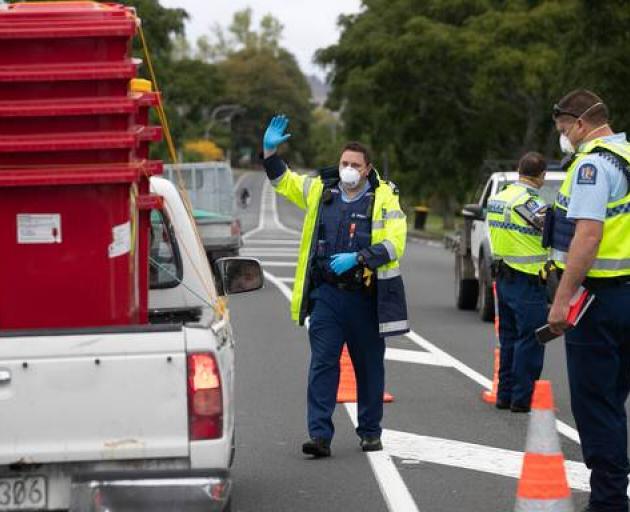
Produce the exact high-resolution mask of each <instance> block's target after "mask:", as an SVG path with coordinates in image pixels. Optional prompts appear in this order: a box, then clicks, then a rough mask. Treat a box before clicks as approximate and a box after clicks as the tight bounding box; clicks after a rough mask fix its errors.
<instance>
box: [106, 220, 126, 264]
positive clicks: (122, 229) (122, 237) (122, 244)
mask: <svg viewBox="0 0 630 512" xmlns="http://www.w3.org/2000/svg"><path fill="white" fill-rule="evenodd" d="M112 238H113V240H114V241H113V242H112V243H111V244H109V257H110V258H116V257H118V256H122V255H123V254H127V253H128V252H129V251H131V222H125V223H124V224H120V225H118V226H114V227H113V228H112Z"/></svg>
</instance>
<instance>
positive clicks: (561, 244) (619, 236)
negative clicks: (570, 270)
mask: <svg viewBox="0 0 630 512" xmlns="http://www.w3.org/2000/svg"><path fill="white" fill-rule="evenodd" d="M593 153H609V154H610V153H612V154H613V155H615V156H616V157H618V158H619V161H620V163H621V165H624V166H630V143H627V142H606V141H604V140H602V139H595V140H592V141H589V142H587V143H586V144H583V145H582V146H581V147H580V150H579V152H578V153H576V155H575V157H574V159H573V161H572V162H571V164H570V166H569V168H568V170H567V177H566V179H565V180H564V183H563V184H562V186H561V187H560V191H559V193H558V197H557V199H556V203H555V206H554V230H553V236H552V241H551V247H552V249H551V255H550V257H551V259H552V260H553V261H554V262H555V263H556V265H557V266H558V267H559V268H565V266H566V261H567V253H568V252H569V246H570V243H571V240H572V238H573V234H574V232H575V221H574V220H572V219H567V211H568V207H569V201H570V199H571V188H572V186H573V182H574V181H575V173H576V172H577V170H578V169H579V168H580V166H581V164H582V162H583V160H584V158H585V157H587V156H589V155H591V154H593ZM620 172H622V171H620ZM629 174H630V173H626V176H628V175H629ZM629 185H630V184H629ZM628 190H629V193H628V194H627V195H626V196H625V197H623V198H622V199H620V200H618V201H612V202H609V203H608V206H607V210H606V219H605V220H604V233H603V237H602V241H601V243H600V245H599V250H598V252H597V256H596V258H595V261H594V262H593V265H592V266H591V268H590V270H589V271H588V273H587V276H588V277H595V278H602V277H621V276H628V275H630V187H629V188H628Z"/></svg>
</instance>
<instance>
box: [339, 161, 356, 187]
mask: <svg viewBox="0 0 630 512" xmlns="http://www.w3.org/2000/svg"><path fill="white" fill-rule="evenodd" d="M339 178H341V183H343V184H344V185H346V186H348V187H350V188H356V187H357V186H358V185H359V183H360V182H361V173H360V172H359V171H358V170H356V169H355V168H354V167H350V166H348V167H342V168H341V169H339Z"/></svg>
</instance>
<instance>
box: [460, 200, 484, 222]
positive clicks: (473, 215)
mask: <svg viewBox="0 0 630 512" xmlns="http://www.w3.org/2000/svg"><path fill="white" fill-rule="evenodd" d="M462 215H463V216H464V217H466V218H467V219H472V220H484V219H485V218H486V212H485V211H484V207H483V206H480V205H478V204H477V203H473V204H467V205H464V208H463V209H462Z"/></svg>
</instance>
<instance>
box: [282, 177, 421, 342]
mask: <svg viewBox="0 0 630 512" xmlns="http://www.w3.org/2000/svg"><path fill="white" fill-rule="evenodd" d="M373 172H375V171H373ZM376 178H377V180H378V181H377V183H378V185H379V186H377V187H376V190H375V191H374V207H373V210H372V234H371V244H372V245H376V244H383V245H385V247H387V251H388V253H389V254H390V255H391V256H392V259H391V261H389V262H388V263H386V264H384V265H381V266H380V267H378V268H377V269H376V272H375V274H376V282H377V285H376V288H377V302H378V304H377V310H378V311H377V313H378V317H379V318H378V320H379V331H380V333H381V335H383V336H392V335H396V334H400V333H404V332H407V331H409V322H408V319H407V304H406V300H405V293H404V286H403V282H402V277H401V271H400V259H401V258H402V256H403V254H404V252H405V245H406V242H407V219H406V217H405V214H404V213H403V212H402V210H401V208H400V203H399V200H398V195H397V194H396V193H395V191H394V189H393V188H392V186H390V184H389V183H388V182H386V181H383V180H380V179H379V178H378V175H376ZM271 183H272V185H273V187H274V188H275V190H276V192H277V193H279V194H281V195H282V196H284V197H286V198H287V199H289V200H290V201H291V202H293V203H294V204H295V205H296V206H298V207H299V208H301V209H302V210H306V215H305V217H304V225H303V227H302V239H301V242H300V250H299V254H298V262H297V269H296V272H295V283H294V285H293V296H292V300H291V316H292V317H293V319H294V320H295V321H296V322H297V323H298V324H300V325H302V324H303V323H304V320H305V317H306V315H307V312H308V300H309V298H308V291H309V286H310V272H311V264H312V261H313V258H312V256H313V251H314V249H315V246H316V244H314V243H313V240H314V239H315V233H316V232H317V226H318V220H319V213H320V203H321V200H322V194H323V191H324V183H323V182H322V180H321V179H320V178H319V177H317V178H316V177H312V176H307V175H301V174H297V173H295V172H293V171H291V170H290V169H287V170H286V171H285V172H284V174H282V175H281V176H280V177H278V178H277V179H275V180H272V181H271Z"/></svg>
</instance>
